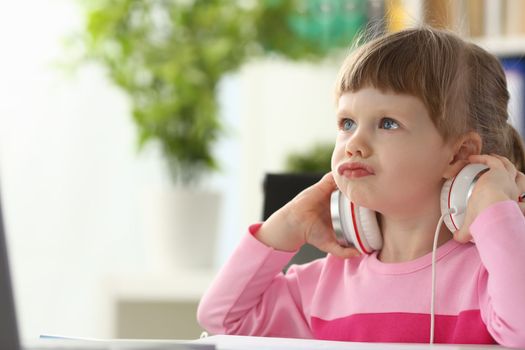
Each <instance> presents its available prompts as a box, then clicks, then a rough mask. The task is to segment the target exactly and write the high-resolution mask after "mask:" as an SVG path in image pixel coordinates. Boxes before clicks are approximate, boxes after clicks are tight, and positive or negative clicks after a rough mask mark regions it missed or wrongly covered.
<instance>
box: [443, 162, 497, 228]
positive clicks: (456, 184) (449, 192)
mask: <svg viewBox="0 0 525 350" xmlns="http://www.w3.org/2000/svg"><path fill="white" fill-rule="evenodd" d="M488 170H489V168H488V167H487V166H486V165H484V164H474V163H472V164H468V165H466V166H465V167H464V168H463V169H461V171H460V172H459V173H458V174H457V175H456V176H455V177H454V178H453V179H450V180H447V181H446V182H445V183H444V184H443V187H442V188H441V215H443V214H447V215H445V217H444V219H443V221H444V222H445V225H447V228H448V229H449V230H450V232H455V231H458V230H459V229H460V228H461V226H462V225H463V222H464V221H465V211H466V209H467V203H468V200H469V198H470V195H471V193H472V191H473V189H474V186H475V185H476V182H477V181H478V179H479V177H480V176H481V175H483V174H484V173H485V172H486V171H488ZM451 209H453V210H454V213H450V210H451Z"/></svg>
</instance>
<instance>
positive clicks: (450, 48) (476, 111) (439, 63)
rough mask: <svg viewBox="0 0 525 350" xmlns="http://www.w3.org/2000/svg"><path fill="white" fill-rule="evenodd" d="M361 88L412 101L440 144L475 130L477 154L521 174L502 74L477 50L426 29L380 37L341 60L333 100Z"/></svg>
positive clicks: (522, 161)
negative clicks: (507, 163) (505, 162)
mask: <svg viewBox="0 0 525 350" xmlns="http://www.w3.org/2000/svg"><path fill="white" fill-rule="evenodd" d="M365 86H373V87H375V88H378V89H380V90H383V91H387V90H388V91H393V92H396V93H405V94H410V95H413V96H415V97H418V98H419V99H420V100H421V101H422V102H423V104H424V105H425V106H426V108H427V110H428V112H429V114H430V118H431V119H432V121H433V123H434V125H436V128H437V129H438V131H439V132H440V134H441V135H442V136H443V138H444V140H445V141H449V140H454V139H456V138H457V137H459V136H461V135H463V134H465V133H466V132H469V131H475V132H477V133H479V135H480V136H481V139H482V149H481V153H482V154H489V153H496V154H499V155H502V156H505V157H507V158H509V159H510V160H511V161H512V162H513V163H514V165H515V166H516V167H517V168H518V170H520V171H522V172H524V171H525V152H524V149H523V142H522V140H521V137H520V136H519V134H518V132H517V131H516V130H515V129H514V128H513V127H512V126H511V125H510V124H509V123H508V112H507V107H508V101H509V93H508V90H507V82H506V78H505V73H504V71H503V68H502V66H501V64H500V62H499V61H498V59H497V58H496V57H495V56H493V55H492V54H490V53H488V52H487V51H485V50H483V49H481V48H480V47H478V46H476V45H474V44H472V43H468V42H465V41H464V40H462V39H461V38H459V37H458V36H457V35H455V34H452V33H450V32H447V31H444V30H438V29H434V28H430V27H421V28H413V29H407V30H403V31H400V32H396V33H391V34H387V35H384V36H382V37H379V38H377V39H374V40H372V41H369V42H368V43H366V44H364V45H362V46H359V47H357V48H356V49H354V50H353V51H352V53H351V54H350V55H349V56H348V57H347V58H346V60H345V61H344V63H343V65H342V67H341V70H340V73H339V77H338V80H337V84H336V91H335V94H336V98H337V99H339V97H340V96H341V95H342V94H343V93H345V92H347V91H357V90H359V89H361V88H363V87H365Z"/></svg>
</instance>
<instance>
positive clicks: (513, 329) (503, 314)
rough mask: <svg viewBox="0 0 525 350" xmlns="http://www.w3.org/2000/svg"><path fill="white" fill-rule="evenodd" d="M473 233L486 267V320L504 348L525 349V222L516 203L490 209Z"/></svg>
mask: <svg viewBox="0 0 525 350" xmlns="http://www.w3.org/2000/svg"><path fill="white" fill-rule="evenodd" d="M469 230H470V232H471V234H472V236H473V238H474V241H475V243H476V247H477V249H478V252H479V254H480V258H481V261H482V263H483V265H484V267H485V269H486V270H485V271H483V272H482V273H481V275H480V279H479V298H480V307H481V313H482V318H483V321H484V322H485V324H486V325H487V328H488V330H489V332H490V333H491V335H492V336H493V337H494V339H495V340H496V341H497V342H498V343H499V344H501V345H504V346H511V347H520V348H523V347H525V218H524V216H523V214H522V212H521V210H520V208H519V206H518V204H517V202H516V201H512V200H507V201H502V202H498V203H495V204H493V205H491V206H490V207H488V208H486V209H485V210H484V211H483V212H482V213H480V215H479V216H478V217H477V218H476V220H475V221H474V222H473V224H472V225H471V226H470V227H469Z"/></svg>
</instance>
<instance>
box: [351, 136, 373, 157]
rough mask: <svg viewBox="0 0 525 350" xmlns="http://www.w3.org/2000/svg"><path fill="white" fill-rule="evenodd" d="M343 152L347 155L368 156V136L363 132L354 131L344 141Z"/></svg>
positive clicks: (369, 151)
mask: <svg viewBox="0 0 525 350" xmlns="http://www.w3.org/2000/svg"><path fill="white" fill-rule="evenodd" d="M345 152H346V154H347V155H348V156H349V157H352V156H358V157H360V158H368V157H369V156H370V154H371V149H370V147H369V140H368V137H367V136H366V135H364V134H363V133H359V132H356V133H354V135H352V137H350V138H349V139H348V141H347V142H346V146H345Z"/></svg>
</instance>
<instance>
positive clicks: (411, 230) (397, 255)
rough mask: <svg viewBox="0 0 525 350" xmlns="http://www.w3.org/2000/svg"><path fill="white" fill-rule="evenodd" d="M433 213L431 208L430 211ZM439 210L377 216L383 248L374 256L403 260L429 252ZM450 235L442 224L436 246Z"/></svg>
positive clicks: (394, 261) (394, 260) (387, 261)
mask: <svg viewBox="0 0 525 350" xmlns="http://www.w3.org/2000/svg"><path fill="white" fill-rule="evenodd" d="M434 212H435V210H434ZM440 216H441V213H440V212H439V211H438V212H437V213H434V214H430V215H420V216H414V215H412V216H411V217H410V218H403V217H392V216H385V215H378V219H379V225H380V227H381V232H382V234H383V248H382V249H381V251H380V252H379V255H378V258H379V260H380V261H382V262H385V263H396V262H405V261H410V260H414V259H417V258H419V257H421V256H424V255H426V254H428V253H430V252H432V246H433V242H434V233H435V231H436V226H437V224H438V221H439V218H440ZM451 238H452V234H451V232H450V231H449V230H448V228H447V227H446V225H445V224H444V223H443V224H442V225H441V229H440V232H439V238H438V247H439V246H441V245H442V244H444V243H445V242H447V241H449V240H450V239H451Z"/></svg>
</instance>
